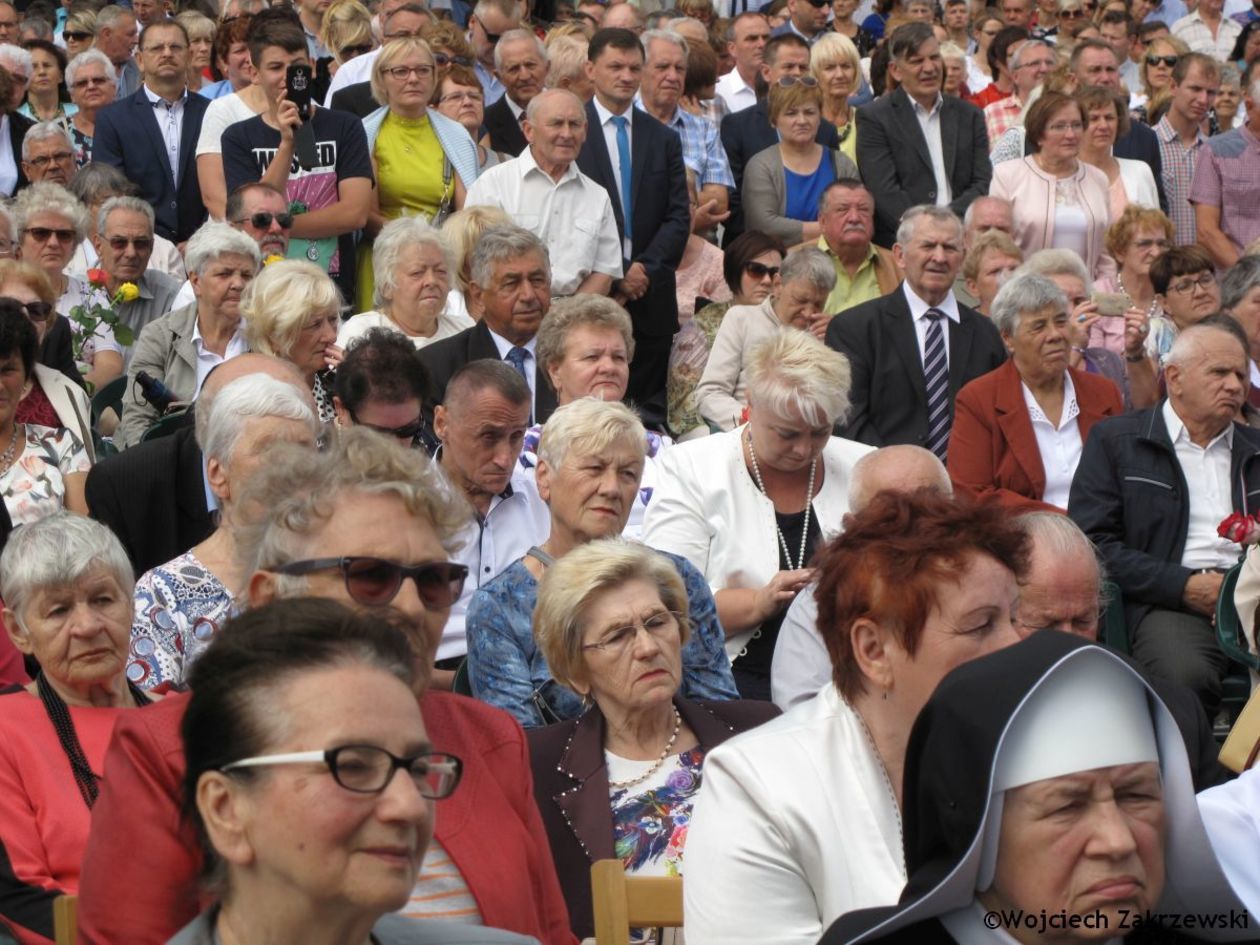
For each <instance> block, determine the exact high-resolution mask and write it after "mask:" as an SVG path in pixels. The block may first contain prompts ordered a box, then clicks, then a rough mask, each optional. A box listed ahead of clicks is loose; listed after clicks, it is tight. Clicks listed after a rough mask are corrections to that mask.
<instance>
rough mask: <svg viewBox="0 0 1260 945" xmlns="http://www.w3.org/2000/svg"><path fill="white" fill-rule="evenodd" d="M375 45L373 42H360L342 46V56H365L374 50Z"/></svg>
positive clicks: (350, 57) (344, 57) (349, 57)
mask: <svg viewBox="0 0 1260 945" xmlns="http://www.w3.org/2000/svg"><path fill="white" fill-rule="evenodd" d="M373 48H374V47H373V46H372V44H371V43H358V44H356V45H354V46H342V47H341V58H342V59H353V58H354V57H355V56H365V55H367V54H368V53H370V52H371V51H372V49H373Z"/></svg>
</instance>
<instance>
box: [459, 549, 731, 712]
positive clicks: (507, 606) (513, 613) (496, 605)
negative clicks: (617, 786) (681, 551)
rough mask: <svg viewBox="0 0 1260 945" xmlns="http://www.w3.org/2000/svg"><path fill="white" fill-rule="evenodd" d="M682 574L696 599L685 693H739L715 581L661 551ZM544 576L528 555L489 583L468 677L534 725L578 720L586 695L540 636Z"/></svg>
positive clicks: (479, 605)
mask: <svg viewBox="0 0 1260 945" xmlns="http://www.w3.org/2000/svg"><path fill="white" fill-rule="evenodd" d="M658 553H659V554H662V555H664V556H665V557H667V558H669V559H670V560H671V561H672V562H673V563H674V566H675V567H676V568H677V569H678V573H679V574H680V575H681V576H682V579H683V584H684V585H685V587H686V589H687V600H688V601H689V602H690V620H691V636H690V638H688V640H687V642H686V644H684V645H683V649H682V663H683V679H682V687H681V692H682V695H683V696H684V697H685V698H687V699H695V700H701V699H717V700H723V699H738V698H739V694H738V692H737V691H736V689H735V682H734V679H733V678H732V676H731V664H730V660H729V659H728V658H727V656H726V649H725V643H726V635H725V634H724V633H723V632H722V625H721V624H720V623H718V616H717V605H716V604H715V603H714V602H713V594H712V592H711V591H710V590H709V585H708V582H707V581H705V579H704V575H702V574H701V573H700V572H699V571H697V570H696V568H695V567H694V566H693V565H692V564H691V563H690V562H689V561H687V559H686V558H683V557H680V556H679V555H672V554H669V553H668V552H665V551H661V552H658ZM537 600H538V581H537V580H535V579H534V576H533V575H532V574H530V573H529V570H528V569H527V568H526V567H525V564H524V562H523V561H515V562H513V563H512V564H510V565H508V567H507V568H506V570H504V571H503V573H502V574H500V575H498V576H497V577H496V578H494V580H492V581H490V582H489V583H486V584H483V585H481V587H480V588H478V589H477V591H476V592H475V593H474V594H473V596H472V601H471V602H470V603H469V605H468V618H467V622H466V624H465V626H466V629H467V633H468V679H469V682H470V683H471V684H472V690H473V695H474V696H476V697H477V698H478V699H481V700H482V701H483V702H488V703H489V704H490V705H493V706H497V707H498V708H500V709H506V710H507V711H508V712H510V713H511V714H512V715H513V716H515V717H516V720H517V721H518V722H520V723H521V724H522V725H524V726H525V727H526V728H530V727H534V726H539V725H548V724H550V723H552V722H563V721H565V720H567V719H575V718H577V717H578V716H579V715H581V714H582V712H583V706H582V699H581V697H579V696H578V695H577V694H576V693H574V692H573V691H572V690H570V689H567V688H566V687H564V686H562V685H560V683H558V682H556V681H555V680H554V679H552V678H551V670H550V668H549V667H548V666H547V659H546V657H544V656H543V654H542V650H540V649H539V648H538V644H537V642H536V641H535V640H534V624H533V617H534V604H535V603H536V602H537Z"/></svg>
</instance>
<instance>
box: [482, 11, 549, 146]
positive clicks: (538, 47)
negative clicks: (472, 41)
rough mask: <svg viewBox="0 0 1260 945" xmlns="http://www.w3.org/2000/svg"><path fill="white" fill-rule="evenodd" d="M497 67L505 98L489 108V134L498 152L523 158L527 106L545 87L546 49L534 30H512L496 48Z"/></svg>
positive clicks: (486, 120) (495, 60)
mask: <svg viewBox="0 0 1260 945" xmlns="http://www.w3.org/2000/svg"><path fill="white" fill-rule="evenodd" d="M494 67H495V73H496V74H497V75H498V77H499V81H500V82H502V83H503V97H502V98H501V99H499V100H498V101H497V102H495V103H494V104H493V105H491V106H490V107H489V108H487V109H486V114H485V119H484V121H485V125H486V133H487V135H488V137H489V138H490V147H491V148H493V149H494V150H495V151H501V152H503V153H504V154H510V155H512V157H520V156H521V152H522V151H524V150H525V148H526V147H528V145H529V142H527V141H526V140H525V132H523V131H522V130H521V122H522V121H524V120H525V109H526V108H528V107H529V103H530V102H531V101H533V99H534V96H535V95H537V94H538V93H539V92H541V91H542V89H543V80H544V79H546V78H547V51H546V50H545V49H544V48H543V44H542V41H541V40H539V38H538V37H537V36H536V35H534V33H533V31H531V30H524V29H521V30H510V31H508V32H507V33H504V34H503V35H502V36H501V37H499V42H498V44H497V45H496V46H495V47H494Z"/></svg>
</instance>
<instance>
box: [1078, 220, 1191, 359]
mask: <svg viewBox="0 0 1260 945" xmlns="http://www.w3.org/2000/svg"><path fill="white" fill-rule="evenodd" d="M1174 235H1175V234H1174V229H1173V222H1172V220H1170V219H1168V217H1167V216H1165V215H1164V213H1163V212H1162V211H1161V210H1159V209H1158V208H1153V207H1139V206H1129V207H1125V209H1124V212H1123V213H1121V214H1120V216H1119V218H1118V219H1117V220H1116V221H1115V222H1114V223H1112V224H1111V226H1110V227H1108V228H1107V252H1108V253H1109V254H1110V256H1111V258H1112V259H1113V260H1114V261H1115V264H1116V273H1115V275H1104V276H1102V277H1100V278H1099V279H1097V280H1095V282H1094V288H1095V289H1096V290H1097V291H1099V292H1115V293H1119V294H1121V295H1123V296H1124V297H1125V301H1126V302H1127V303H1128V306H1129V308H1130V309H1137V310H1138V311H1139V312H1141V313H1142V315H1143V316H1144V317H1145V319H1146V320H1147V322H1148V323H1149V321H1150V320H1151V319H1153V318H1156V317H1158V316H1162V315H1163V314H1164V310H1163V309H1162V308H1161V307H1160V304H1159V299H1158V298H1156V294H1157V293H1156V292H1155V287H1154V286H1153V285H1152V284H1151V267H1152V266H1154V264H1155V260H1157V259H1159V257H1160V256H1162V255H1164V253H1166V252H1168V250H1169V249H1170V248H1171V247H1172V245H1173V237H1174ZM1130 322H1131V319H1118V318H1099V319H1096V320H1095V321H1094V322H1093V324H1092V325H1091V326H1090V329H1089V343H1090V345H1091V346H1093V347H1100V348H1106V349H1107V350H1108V351H1114V352H1115V353H1116V354H1125V353H1126V351H1127V339H1128V337H1129V335H1130V332H1129V325H1130ZM1147 327H1148V330H1149V324H1148V326H1147Z"/></svg>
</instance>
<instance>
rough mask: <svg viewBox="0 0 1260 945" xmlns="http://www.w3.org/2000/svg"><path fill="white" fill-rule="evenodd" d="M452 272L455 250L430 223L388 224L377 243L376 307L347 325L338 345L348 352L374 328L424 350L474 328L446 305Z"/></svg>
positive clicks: (374, 251)
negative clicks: (391, 331) (347, 349)
mask: <svg viewBox="0 0 1260 945" xmlns="http://www.w3.org/2000/svg"><path fill="white" fill-rule="evenodd" d="M453 269H454V263H453V261H452V259H451V251H450V249H449V248H448V247H447V245H446V243H445V242H444V241H443V240H442V237H441V236H440V235H439V234H438V231H437V230H436V229H434V228H433V226H432V225H431V224H429V222H428V221H427V220H425V219H423V218H422V217H401V218H399V219H397V220H392V221H390V222H389V223H386V224H385V226H383V227H382V228H381V232H380V233H379V234H377V237H376V241H375V242H374V243H373V244H372V271H373V275H374V277H375V279H376V287H375V289H374V293H373V294H374V299H373V302H374V304H375V306H376V308H375V310H373V311H370V312H362V313H360V314H358V315H355V316H354V317H353V318H350V319H349V320H347V321H346V322H344V323H343V324H342V326H341V330H340V331H339V332H338V333H337V344H338V345H339V346H340V347H341V348H342V349H346V348H349V347H350V345H351V344H353V343H354V342H355V341H356V340H358V339H359V338H361V337H363V335H365V334H366V333H367V332H369V331H371V330H372V329H373V328H389V329H392V330H393V331H397V332H399V333H400V334H403V335H406V336H407V338H409V339H410V340H411V342H412V344H414V345H415V346H416V347H417V348H423V347H424V346H425V345H427V344H429V343H431V342H434V341H438V340H440V339H442V338H448V337H450V336H451V335H454V334H457V333H459V332H461V331H463V330H464V329H465V328H471V327H472V326H473V320H472V319H471V318H469V317H468V315H467V314H464V313H462V312H453V311H449V310H448V307H447V306H448V302H449V301H450V291H451V284H452V283H451V272H452V270H453Z"/></svg>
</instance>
